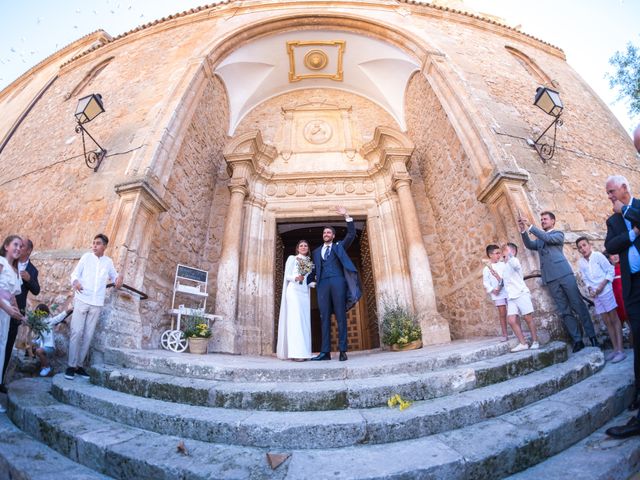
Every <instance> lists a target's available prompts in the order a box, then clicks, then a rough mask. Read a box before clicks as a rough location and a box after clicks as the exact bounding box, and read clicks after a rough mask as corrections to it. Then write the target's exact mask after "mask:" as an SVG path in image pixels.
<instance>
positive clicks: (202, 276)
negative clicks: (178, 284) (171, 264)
mask: <svg viewBox="0 0 640 480" xmlns="http://www.w3.org/2000/svg"><path fill="white" fill-rule="evenodd" d="M176 276H178V277H181V278H187V279H189V280H195V281H196V282H202V283H207V272H206V271H205V270H198V269H197V268H191V267H186V266H184V265H178V273H177V274H176Z"/></svg>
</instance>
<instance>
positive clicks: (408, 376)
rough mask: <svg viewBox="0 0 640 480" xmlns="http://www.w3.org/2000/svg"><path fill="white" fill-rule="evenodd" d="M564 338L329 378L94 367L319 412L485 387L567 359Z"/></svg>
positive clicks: (177, 393) (203, 397) (207, 395)
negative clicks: (423, 367)
mask: <svg viewBox="0 0 640 480" xmlns="http://www.w3.org/2000/svg"><path fill="white" fill-rule="evenodd" d="M567 355H568V353H567V347H566V345H565V344H564V343H563V342H551V343H549V344H548V345H545V346H544V347H543V348H541V349H540V350H528V351H525V352H520V353H518V354H511V353H510V354H508V355H501V356H498V357H493V358H489V359H486V360H480V361H476V362H474V363H469V364H466V365H462V366H458V367H453V368H448V369H441V370H436V371H427V372H419V373H418V372H414V373H395V374H386V375H384V376H377V377H371V378H349V379H345V380H326V381H323V382H315V383H310V382H284V381H278V383H277V385H278V386H277V388H274V386H273V384H272V383H265V382H226V381H213V380H202V379H190V378H184V377H182V378H176V377H173V376H169V375H165V374H158V373H153V372H151V373H150V372H144V371H139V370H133V369H112V367H110V366H105V367H100V366H96V367H95V368H94V370H93V371H94V373H96V375H95V379H94V381H95V382H96V383H97V384H99V385H103V386H105V387H108V388H110V389H112V390H117V391H121V392H126V393H132V394H134V395H138V396H143V397H150V398H156V399H159V400H168V401H173V402H179V403H185V404H193V405H209V406H215V407H223V408H234V409H244V410H271V411H290V412H293V411H318V410H341V409H347V408H371V407H377V406H382V405H386V402H387V399H388V398H389V397H390V396H392V395H394V394H396V393H397V394H399V395H401V396H403V397H408V398H411V399H413V400H427V399H431V398H437V397H443V396H447V395H452V394H454V393H459V392H464V391H468V390H472V389H474V388H480V387H484V386H487V385H491V384H494V383H499V382H503V381H505V380H508V379H510V378H514V377H517V376H520V375H526V374H528V373H531V372H533V371H536V370H541V369H543V368H546V367H548V366H550V365H553V364H556V363H559V362H563V361H565V360H566V359H567Z"/></svg>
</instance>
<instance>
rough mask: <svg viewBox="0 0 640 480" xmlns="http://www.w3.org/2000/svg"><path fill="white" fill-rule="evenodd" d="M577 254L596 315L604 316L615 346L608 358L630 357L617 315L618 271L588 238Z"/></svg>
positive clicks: (582, 240)
mask: <svg viewBox="0 0 640 480" xmlns="http://www.w3.org/2000/svg"><path fill="white" fill-rule="evenodd" d="M576 246H577V247H578V252H580V255H582V258H581V259H580V260H579V261H578V266H579V267H580V273H581V274H582V280H583V281H584V283H585V285H586V286H587V288H588V290H589V296H590V297H591V298H592V299H593V303H594V304H595V312H596V313H597V314H598V315H602V318H603V319H604V323H605V324H606V325H607V330H608V331H609V338H611V343H612V344H613V351H612V352H611V353H609V354H608V355H607V356H606V357H605V359H606V360H610V361H611V363H618V362H621V361H622V360H624V359H625V358H627V355H626V354H625V353H624V351H623V350H622V326H621V325H620V319H619V318H618V314H617V313H616V308H617V307H618V304H617V303H616V298H615V295H614V293H613V287H612V282H613V277H614V276H615V268H614V267H613V265H611V263H609V261H608V260H607V258H606V257H605V256H604V255H603V254H602V253H600V252H594V251H593V249H592V247H591V243H589V240H588V239H587V237H580V238H578V239H577V240H576Z"/></svg>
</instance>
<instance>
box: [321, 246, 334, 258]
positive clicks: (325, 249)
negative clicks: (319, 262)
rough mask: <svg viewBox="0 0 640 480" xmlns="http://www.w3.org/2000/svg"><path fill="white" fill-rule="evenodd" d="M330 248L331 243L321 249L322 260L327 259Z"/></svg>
mask: <svg viewBox="0 0 640 480" xmlns="http://www.w3.org/2000/svg"><path fill="white" fill-rule="evenodd" d="M332 246H333V243H330V244H329V245H325V246H324V247H322V259H323V260H326V259H327V254H328V253H329V251H330V250H331V247H332Z"/></svg>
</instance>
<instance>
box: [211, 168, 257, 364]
mask: <svg viewBox="0 0 640 480" xmlns="http://www.w3.org/2000/svg"><path fill="white" fill-rule="evenodd" d="M247 187H248V182H247V180H246V179H245V178H232V179H231V181H230V182H229V189H230V190H231V199H230V200H229V210H228V213H227V218H226V219H225V223H224V235H223V237H222V251H221V252H220V267H219V268H218V282H217V283H218V288H217V293H216V315H220V316H222V320H216V322H215V323H214V325H213V341H212V343H211V346H212V348H213V350H214V351H218V352H231V353H233V352H235V337H236V326H235V319H236V310H237V306H238V275H239V272H240V239H241V231H242V228H241V227H242V222H243V220H242V217H243V208H244V199H245V197H246V196H247V194H248V193H249V190H248V188H247Z"/></svg>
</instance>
